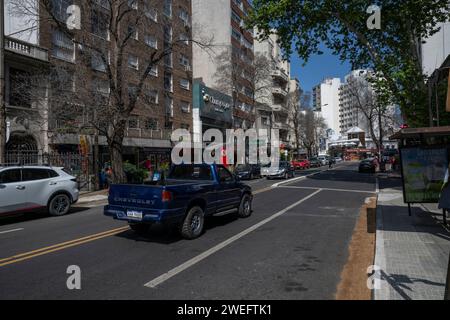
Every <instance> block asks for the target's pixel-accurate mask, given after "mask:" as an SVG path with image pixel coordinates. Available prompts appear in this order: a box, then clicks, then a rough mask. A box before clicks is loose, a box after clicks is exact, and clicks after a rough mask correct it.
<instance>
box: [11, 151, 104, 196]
mask: <svg viewBox="0 0 450 320" xmlns="http://www.w3.org/2000/svg"><path fill="white" fill-rule="evenodd" d="M5 160H6V163H5V165H7V166H12V165H39V166H44V165H45V166H53V167H63V168H64V169H65V170H66V171H67V172H68V173H70V174H72V175H73V176H75V177H77V180H78V182H79V186H80V189H81V190H93V189H94V188H95V179H96V174H95V172H94V162H93V157H92V155H91V154H81V153H74V152H67V153H57V152H51V153H43V152H40V151H8V152H7V153H6V158H5Z"/></svg>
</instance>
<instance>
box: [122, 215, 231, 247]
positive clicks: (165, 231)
mask: <svg viewBox="0 0 450 320" xmlns="http://www.w3.org/2000/svg"><path fill="white" fill-rule="evenodd" d="M236 220H239V218H238V217H237V216H236V215H233V214H229V215H226V216H221V217H214V216H213V217H207V218H206V219H205V229H204V232H203V233H207V232H209V231H211V230H213V229H215V228H218V227H223V226H225V225H228V224H230V223H233V222H234V221H236ZM115 237H119V238H124V239H127V240H133V241H136V242H152V243H159V244H173V243H176V242H179V241H183V240H184V239H183V237H181V235H180V233H179V231H178V228H177V227H176V226H165V225H162V224H154V225H152V226H151V227H150V230H149V231H148V232H145V233H137V232H135V231H133V230H131V229H130V230H126V231H124V232H121V233H118V234H116V235H115Z"/></svg>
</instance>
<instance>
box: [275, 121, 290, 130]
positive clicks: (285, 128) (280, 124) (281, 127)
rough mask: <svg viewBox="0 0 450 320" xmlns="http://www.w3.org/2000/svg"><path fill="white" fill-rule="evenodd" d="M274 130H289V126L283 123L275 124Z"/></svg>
mask: <svg viewBox="0 0 450 320" xmlns="http://www.w3.org/2000/svg"><path fill="white" fill-rule="evenodd" d="M273 128H274V129H278V130H289V126H288V125H287V124H286V123H283V122H274V123H273Z"/></svg>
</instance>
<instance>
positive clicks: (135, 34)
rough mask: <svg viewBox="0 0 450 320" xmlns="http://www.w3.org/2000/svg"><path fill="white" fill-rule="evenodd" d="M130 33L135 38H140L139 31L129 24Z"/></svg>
mask: <svg viewBox="0 0 450 320" xmlns="http://www.w3.org/2000/svg"><path fill="white" fill-rule="evenodd" d="M128 35H129V36H130V37H131V38H133V39H134V40H138V32H137V30H136V27H135V26H131V25H130V26H128Z"/></svg>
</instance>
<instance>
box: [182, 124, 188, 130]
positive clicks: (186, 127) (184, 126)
mask: <svg viewBox="0 0 450 320" xmlns="http://www.w3.org/2000/svg"><path fill="white" fill-rule="evenodd" d="M189 128H190V125H189V124H187V123H182V124H180V129H185V130H189Z"/></svg>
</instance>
